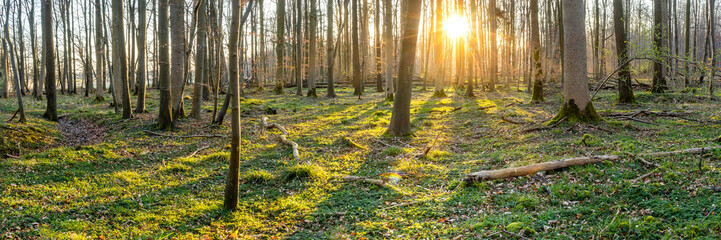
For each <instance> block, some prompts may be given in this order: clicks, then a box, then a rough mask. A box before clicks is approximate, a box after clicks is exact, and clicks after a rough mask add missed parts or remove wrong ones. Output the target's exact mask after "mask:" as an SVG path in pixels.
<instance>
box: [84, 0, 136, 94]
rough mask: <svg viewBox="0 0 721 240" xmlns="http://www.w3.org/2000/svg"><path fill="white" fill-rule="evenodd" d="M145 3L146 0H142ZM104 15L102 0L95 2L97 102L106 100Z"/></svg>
mask: <svg viewBox="0 0 721 240" xmlns="http://www.w3.org/2000/svg"><path fill="white" fill-rule="evenodd" d="M141 1H145V0H141ZM102 19H103V15H102V11H101V10H100V0H95V63H96V67H95V68H96V69H95V70H96V71H95V74H96V76H95V101H96V102H103V101H105V98H104V97H103V95H105V89H103V83H104V82H105V77H104V76H105V72H104V71H103V20H102Z"/></svg>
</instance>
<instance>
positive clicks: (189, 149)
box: [0, 87, 721, 239]
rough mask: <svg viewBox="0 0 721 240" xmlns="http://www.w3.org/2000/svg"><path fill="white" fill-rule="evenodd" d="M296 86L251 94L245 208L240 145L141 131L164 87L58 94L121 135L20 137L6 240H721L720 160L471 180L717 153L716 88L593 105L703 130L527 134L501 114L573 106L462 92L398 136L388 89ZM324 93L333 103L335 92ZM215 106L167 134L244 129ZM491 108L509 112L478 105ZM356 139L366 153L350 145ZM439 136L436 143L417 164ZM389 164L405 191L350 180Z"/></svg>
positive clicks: (582, 127)
mask: <svg viewBox="0 0 721 240" xmlns="http://www.w3.org/2000/svg"><path fill="white" fill-rule="evenodd" d="M418 89H419V88H416V90H418ZM285 91H286V92H287V93H288V94H284V95H276V94H273V93H272V92H264V93H253V94H250V95H247V96H245V99H246V100H244V101H242V102H241V105H242V106H241V107H242V110H243V111H244V112H243V113H244V115H243V116H244V117H243V118H242V128H243V131H242V134H243V137H242V147H241V151H242V152H241V160H242V162H241V176H242V180H241V186H240V204H239V207H238V211H236V212H226V211H224V210H222V206H223V202H222V201H223V187H224V181H225V176H226V174H227V171H228V153H227V149H228V145H229V143H230V139H229V138H202V139H198V138H168V137H159V136H150V135H148V134H146V133H145V132H143V130H153V131H154V130H155V129H153V127H154V119H155V117H156V115H157V101H158V97H157V91H155V90H149V91H148V100H147V105H148V106H147V108H148V110H149V111H150V113H141V114H136V115H135V116H136V119H132V120H126V121H122V120H121V119H120V117H119V116H118V115H115V114H114V113H113V110H112V108H109V107H108V103H94V102H93V100H94V99H93V98H81V97H76V96H73V97H69V96H65V95H60V97H59V100H58V103H59V106H58V107H59V109H60V113H59V114H60V115H63V114H72V115H71V116H69V117H71V118H82V119H88V120H91V121H94V122H96V123H97V124H98V125H100V126H101V127H104V128H106V129H107V131H106V132H107V134H108V135H107V136H106V137H105V139H104V140H103V142H102V143H98V144H94V145H90V146H82V147H66V146H62V145H61V144H60V145H53V143H48V144H50V145H47V146H46V145H45V144H35V145H32V144H28V145H23V144H21V147H22V148H23V149H22V156H21V158H20V159H15V158H4V157H3V158H4V159H1V160H0V191H2V193H1V194H0V216H2V217H0V233H1V234H2V238H9V239H32V238H58V239H68V238H70V239H82V238H89V239H98V238H100V239H103V238H132V239H147V238H150V239H166V238H171V239H172V238H178V239H198V238H203V237H207V238H217V239H226V238H242V239H254V238H260V239H275V238H280V239H286V238H287V239H431V238H436V239H439V238H440V239H451V238H457V237H459V236H460V238H459V239H473V238H515V237H514V236H512V235H508V234H506V233H503V232H501V230H502V229H503V230H508V231H511V230H515V231H520V232H522V234H524V235H526V236H527V237H529V238H550V239H556V238H561V239H569V238H576V239H590V238H608V239H634V238H649V239H658V238H670V239H678V238H708V239H716V238H718V237H719V235H720V234H721V216H719V214H717V213H716V212H718V211H719V208H718V207H719V205H721V196H720V195H719V193H716V192H714V191H712V190H710V189H709V187H710V186H716V185H719V184H721V174H719V171H720V168H721V163H719V161H718V159H719V158H720V157H721V152H711V153H708V154H705V155H685V156H674V157H668V158H659V159H646V160H648V161H652V162H655V163H658V164H660V165H661V166H662V167H661V168H659V169H657V170H655V172H654V173H653V174H652V175H650V176H648V177H647V178H646V179H645V181H639V182H637V183H632V182H631V181H630V180H632V179H634V178H637V177H638V176H641V175H643V174H646V173H648V172H651V171H654V168H653V167H649V166H647V165H644V164H642V163H641V162H639V161H633V160H628V161H622V162H618V163H602V164H596V165H587V166H579V167H572V168H569V169H565V170H560V171H554V172H548V173H545V174H543V175H534V176H529V177H520V178H514V179H507V180H497V181H492V182H481V183H476V184H473V185H468V186H467V185H464V184H462V183H461V180H462V179H463V177H464V174H466V173H469V172H473V171H478V170H484V169H497V168H503V167H512V166H522V165H527V164H532V163H537V162H544V161H552V160H558V159H563V158H568V157H576V156H582V155H594V154H616V153H626V152H628V153H642V152H655V151H665V150H674V149H684V148H692V147H701V146H713V145H716V144H717V143H714V142H713V141H712V139H714V138H716V137H718V136H719V135H721V128H720V125H719V120H720V118H721V113H720V112H719V110H718V109H720V108H721V103H720V102H711V103H708V102H707V100H704V99H705V98H704V97H702V95H700V94H699V95H693V94H680V93H679V94H668V93H667V94H662V95H652V94H648V93H637V94H638V95H637V96H638V104H637V105H633V106H620V105H619V106H614V105H612V103H613V102H614V101H615V92H611V91H607V92H602V93H601V94H599V96H600V99H597V100H596V101H595V102H594V105H595V107H596V109H598V110H599V111H600V113H602V114H603V113H604V112H605V111H608V110H613V111H635V110H640V109H645V110H669V111H675V110H684V111H692V112H693V113H692V114H691V115H689V116H688V117H689V118H693V119H698V120H702V121H709V122H708V123H705V124H699V123H697V122H692V121H687V120H684V119H679V118H654V117H639V118H643V119H644V120H647V121H654V122H656V123H658V124H659V125H658V126H656V125H650V124H644V123H638V122H630V121H618V120H613V119H607V121H606V122H600V123H597V124H598V126H599V127H597V128H592V127H589V126H590V125H587V124H572V123H568V122H564V123H562V124H560V125H558V126H556V127H555V128H553V129H550V130H545V131H537V132H531V133H521V132H520V131H518V130H519V129H520V128H521V127H522V126H521V125H517V124H511V123H508V122H506V121H502V120H501V119H500V117H499V116H500V115H501V114H503V115H504V116H506V117H507V118H513V119H515V120H518V121H519V122H535V123H539V124H540V123H543V122H546V121H548V120H549V119H551V118H552V117H553V116H554V115H555V114H556V113H557V112H558V109H559V107H560V105H561V104H560V102H561V96H559V95H552V96H548V97H547V102H545V103H540V104H526V103H528V102H530V95H527V94H525V93H517V92H512V93H507V92H496V93H490V94H488V93H482V94H481V95H480V96H479V97H478V98H473V99H468V98H465V97H463V94H464V93H460V95H459V94H455V93H453V92H452V91H449V92H448V93H450V96H449V97H446V98H434V97H432V95H433V91H432V90H431V91H424V92H420V91H414V92H413V102H412V110H411V111H412V112H411V114H412V117H411V119H412V125H413V129H414V134H415V136H416V137H414V138H388V137H386V136H383V133H384V132H385V130H386V127H387V125H388V121H389V119H390V112H391V107H392V106H391V105H392V103H390V102H387V101H385V95H384V94H383V93H371V92H370V91H367V92H366V93H365V94H364V96H363V97H362V98H361V99H362V100H359V99H358V98H357V97H354V96H352V93H353V92H352V88H350V87H349V88H339V89H338V95H339V97H338V98H335V99H326V98H319V99H315V98H307V97H298V96H294V95H293V94H291V92H294V91H295V89H292V88H291V89H286V90H285ZM189 92H190V91H189ZM318 95H320V96H325V89H319V90H318ZM220 102H222V100H221V101H220ZM25 103H26V104H27V105H26V109H28V110H27V111H28V117H29V119H30V123H28V124H17V123H10V124H4V125H3V126H8V127H12V128H15V129H20V128H24V127H38V128H40V129H44V130H43V134H42V135H41V136H47V137H51V138H58V137H59V136H60V135H58V133H57V132H55V130H54V129H55V127H56V126H55V123H51V122H47V121H44V120H40V116H41V114H42V112H43V109H44V101H35V100H32V99H31V98H30V97H27V98H25ZM14 104H15V101H14V100H12V99H2V100H0V110H1V111H2V116H3V117H6V116H9V113H12V111H14V109H15V105H14ZM210 104H211V102H205V103H204V106H203V119H204V120H203V121H202V122H197V121H195V120H192V119H181V120H179V121H178V124H177V129H176V130H175V131H174V132H171V133H168V134H174V135H186V134H223V135H228V134H229V132H230V127H229V124H230V121H229V120H227V121H225V122H226V125H224V126H220V127H216V126H210V125H209V124H208V122H210V120H209V114H210V113H209V112H211V111H212V107H210ZM186 106H190V100H186ZM487 106H495V107H494V108H483V110H479V109H480V108H482V107H487ZM266 107H271V108H275V109H277V110H278V114H277V115H269V117H270V119H271V121H273V122H277V123H280V124H282V125H283V126H285V127H286V128H287V129H288V131H289V132H290V136H289V138H290V140H293V141H296V142H297V143H298V144H299V145H300V149H301V151H300V155H301V161H300V162H299V161H296V160H293V158H292V153H291V149H290V148H289V147H288V146H285V145H283V144H282V143H281V142H280V141H279V139H278V136H277V135H278V134H277V132H275V131H276V130H265V129H263V128H261V127H260V117H261V116H265V111H264V109H266ZM458 107H461V108H460V109H458V110H456V108H458ZM228 117H229V116H228ZM38 125H39V126H38ZM2 130H3V128H0V131H2ZM11 131H12V130H11ZM606 131H610V132H611V133H609V132H606ZM586 135H588V136H591V137H586ZM346 137H347V138H348V139H351V140H353V142H355V143H357V144H358V145H361V146H364V147H366V148H367V149H364V148H358V147H355V146H351V145H349V144H347V142H346V141H343V139H344V138H346ZM436 138H437V143H436V144H435V147H434V148H433V150H432V151H430V152H429V154H428V155H426V156H424V157H422V158H421V157H418V156H419V154H420V153H422V152H423V151H424V150H425V148H426V147H427V146H429V145H430V144H431V143H432V142H433V141H434V140H435V139H436ZM42 139H45V138H44V137H42ZM579 139H581V140H584V141H581V140H579ZM33 141H34V140H33ZM6 142H7V140H6ZM11 145H12V144H11ZM40 145H43V146H40ZM199 149H202V150H200V151H198V150H199ZM196 151H198V152H197V153H196V154H195V155H193V153H194V152H196ZM13 153H15V152H13ZM191 155H193V156H191ZM699 161H701V170H699ZM306 162H309V163H310V164H308V163H306ZM390 171H398V172H403V173H405V176H404V177H403V180H401V181H400V182H399V183H398V184H397V185H396V186H395V188H383V187H379V186H375V185H370V184H364V183H342V182H339V181H336V180H338V178H339V177H341V176H344V175H356V176H366V177H370V176H374V175H378V174H381V173H384V172H390ZM291 176H292V177H291Z"/></svg>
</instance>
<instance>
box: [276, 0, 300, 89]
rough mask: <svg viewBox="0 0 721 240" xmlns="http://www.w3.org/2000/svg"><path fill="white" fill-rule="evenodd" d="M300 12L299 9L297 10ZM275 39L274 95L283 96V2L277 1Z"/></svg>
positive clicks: (283, 0)
mask: <svg viewBox="0 0 721 240" xmlns="http://www.w3.org/2000/svg"><path fill="white" fill-rule="evenodd" d="M298 10H300V9H298ZM276 14H277V18H276V22H277V25H276V26H277V27H276V38H277V42H276V44H275V54H276V59H277V60H276V62H275V64H276V71H275V79H276V83H275V89H273V92H275V94H283V84H284V83H285V71H284V70H285V61H284V60H285V54H284V53H285V51H284V48H285V0H278V2H277V3H276Z"/></svg>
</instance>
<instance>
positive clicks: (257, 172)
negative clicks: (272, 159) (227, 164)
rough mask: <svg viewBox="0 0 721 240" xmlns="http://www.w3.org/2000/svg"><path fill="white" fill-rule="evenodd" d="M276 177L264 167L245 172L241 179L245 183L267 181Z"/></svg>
mask: <svg viewBox="0 0 721 240" xmlns="http://www.w3.org/2000/svg"><path fill="white" fill-rule="evenodd" d="M273 179H275V176H273V174H271V173H270V172H268V171H266V170H262V169H252V170H248V171H246V172H245V173H243V175H242V178H241V180H243V182H245V183H266V182H270V181H272V180H273Z"/></svg>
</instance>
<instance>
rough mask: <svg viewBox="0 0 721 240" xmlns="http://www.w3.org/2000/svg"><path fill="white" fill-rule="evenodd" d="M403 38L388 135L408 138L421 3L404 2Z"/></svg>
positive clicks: (410, 0) (404, 0)
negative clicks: (396, 88) (396, 87)
mask: <svg viewBox="0 0 721 240" xmlns="http://www.w3.org/2000/svg"><path fill="white" fill-rule="evenodd" d="M403 6H404V7H405V8H403V14H402V16H401V18H402V19H405V20H403V24H402V25H401V26H402V30H403V37H402V38H401V61H400V64H399V66H398V68H399V71H398V91H396V98H395V101H394V102H393V113H392V115H391V122H390V124H389V125H388V131H387V133H388V134H391V135H395V136H407V135H410V134H411V122H410V116H411V77H412V75H413V68H414V65H415V61H416V42H417V38H418V22H419V21H420V18H421V14H420V12H421V1H415V0H403Z"/></svg>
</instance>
